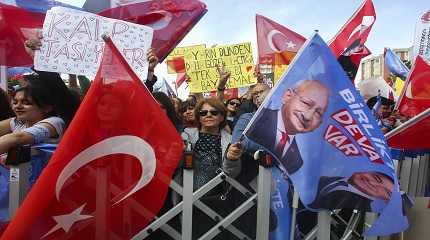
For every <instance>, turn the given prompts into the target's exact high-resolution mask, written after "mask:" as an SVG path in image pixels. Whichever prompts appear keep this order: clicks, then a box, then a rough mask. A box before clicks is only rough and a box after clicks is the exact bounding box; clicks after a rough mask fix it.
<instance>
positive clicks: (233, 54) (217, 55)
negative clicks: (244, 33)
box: [184, 42, 257, 92]
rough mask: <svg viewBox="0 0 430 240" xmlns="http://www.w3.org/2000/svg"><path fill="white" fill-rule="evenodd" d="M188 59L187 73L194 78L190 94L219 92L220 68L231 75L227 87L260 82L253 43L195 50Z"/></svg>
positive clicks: (186, 62)
mask: <svg viewBox="0 0 430 240" xmlns="http://www.w3.org/2000/svg"><path fill="white" fill-rule="evenodd" d="M189 53H190V54H186V55H185V56H184V59H185V64H186V66H187V69H186V72H187V74H188V76H189V77H190V79H191V82H190V83H189V86H190V92H210V91H215V90H216V88H217V82H218V79H219V74H218V71H217V66H224V67H225V69H226V70H227V71H229V72H230V73H231V75H230V79H229V80H228V82H227V85H226V88H238V87H245V86H250V85H253V84H255V83H257V79H256V78H255V76H254V67H253V66H254V61H253V58H252V47H251V42H247V43H239V44H232V45H223V46H215V47H212V48H206V49H204V50H191V51H189Z"/></svg>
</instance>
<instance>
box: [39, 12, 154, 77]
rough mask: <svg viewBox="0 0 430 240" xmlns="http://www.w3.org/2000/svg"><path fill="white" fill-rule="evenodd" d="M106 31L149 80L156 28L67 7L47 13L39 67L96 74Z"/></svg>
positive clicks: (134, 66)
mask: <svg viewBox="0 0 430 240" xmlns="http://www.w3.org/2000/svg"><path fill="white" fill-rule="evenodd" d="M103 34H106V35H108V36H110V37H112V39H113V42H114V43H115V45H116V46H117V48H118V50H119V51H120V52H121V53H122V54H123V56H124V57H125V58H126V59H127V62H128V64H129V65H130V66H131V68H132V69H133V70H134V72H135V73H136V75H137V76H138V77H139V78H140V79H141V80H142V81H145V80H146V78H147V74H148V61H147V60H146V53H147V51H148V49H149V48H150V47H151V41H152V35H153V30H152V28H150V27H146V26H143V25H138V24H133V23H129V22H125V21H121V20H116V19H110V18H105V17H101V16H98V15H95V14H91V13H87V12H82V11H78V10H73V9H69V8H63V7H54V8H52V9H51V10H49V11H48V12H47V14H46V18H45V22H44V24H43V39H42V47H41V49H40V51H36V54H35V60H34V65H35V68H36V69H37V70H42V71H51V72H60V73H69V74H77V75H91V76H94V75H95V74H96V72H97V70H98V68H99V65H100V61H101V54H102V53H103V49H104V41H103V39H102V35H103Z"/></svg>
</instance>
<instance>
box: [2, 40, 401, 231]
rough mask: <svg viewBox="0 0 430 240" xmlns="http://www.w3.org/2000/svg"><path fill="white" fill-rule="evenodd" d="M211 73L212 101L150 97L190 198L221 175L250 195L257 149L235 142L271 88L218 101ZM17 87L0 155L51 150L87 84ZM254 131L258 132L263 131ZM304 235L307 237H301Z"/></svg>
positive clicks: (42, 75)
mask: <svg viewBox="0 0 430 240" xmlns="http://www.w3.org/2000/svg"><path fill="white" fill-rule="evenodd" d="M25 47H26V49H27V51H28V52H29V54H33V52H34V51H35V50H37V49H39V48H40V41H37V40H35V39H32V40H29V41H27V42H26V44H25ZM147 59H148V62H149V75H148V79H147V81H146V82H145V85H146V86H147V88H148V90H149V91H151V92H152V90H153V85H154V83H155V82H156V81H157V77H156V76H155V75H154V68H155V67H156V64H157V63H158V59H157V57H156V56H155V54H154V53H153V51H149V52H148V55H147ZM218 72H219V76H220V78H219V79H218V86H217V88H218V91H217V96H216V97H211V98H204V97H203V95H202V94H190V95H189V97H188V98H187V99H186V100H184V101H183V100H181V99H179V98H178V97H176V96H168V95H166V94H165V93H163V92H152V95H153V97H154V99H155V100H156V101H157V102H158V104H159V105H160V108H162V109H163V110H164V112H165V113H166V116H167V117H168V118H169V119H170V121H171V123H172V125H173V126H174V127H175V129H176V130H177V131H178V133H179V134H181V136H182V138H183V139H184V141H185V142H186V143H187V144H190V145H191V147H192V152H193V161H194V176H193V177H194V179H193V180H194V186H193V188H194V190H196V189H198V188H200V187H202V186H203V185H205V184H206V183H208V182H209V181H210V180H211V179H212V178H214V177H215V176H217V175H218V173H219V170H220V169H222V170H223V171H224V172H225V173H226V174H228V175H229V176H230V177H233V178H236V179H237V180H238V181H239V182H240V183H241V184H242V185H244V186H245V187H246V188H248V190H249V191H250V192H256V191H257V180H256V179H257V175H258V163H257V162H256V161H255V160H254V153H255V152H256V151H257V150H258V149H259V145H257V144H256V143H254V142H251V141H248V140H247V139H243V136H242V135H243V131H244V129H245V127H246V126H247V125H248V123H249V122H250V120H251V118H252V117H253V115H254V114H255V112H256V110H257V109H258V108H259V106H261V104H262V103H263V101H264V99H265V97H266V96H267V95H268V93H269V91H270V87H269V86H268V85H267V84H265V83H263V81H262V76H261V74H259V73H256V76H257V79H258V83H257V84H255V85H253V86H251V87H249V90H248V92H247V93H246V94H244V95H243V96H240V97H233V98H229V99H225V96H224V89H225V86H226V83H227V81H228V80H229V77H230V74H229V72H227V71H226V70H225V69H224V68H223V67H222V66H220V67H219V68H218ZM77 78H78V79H79V84H77ZM19 80H20V81H19V83H18V86H13V87H12V88H10V90H9V92H4V91H2V92H0V120H1V121H0V154H6V153H7V152H8V151H10V150H12V149H14V148H17V147H20V146H23V145H28V144H30V145H32V144H38V143H58V142H59V141H60V140H61V137H62V136H63V134H64V132H65V131H66V130H67V126H68V125H69V123H70V122H71V120H72V119H73V116H74V114H75V112H76V111H77V108H78V106H79V103H80V100H81V99H82V98H83V97H84V95H85V93H86V91H87V89H88V87H89V84H90V83H89V82H88V81H85V78H84V77H82V76H78V77H76V76H70V79H69V86H66V84H65V83H64V81H63V80H62V79H61V77H60V74H59V73H48V72H40V71H34V73H33V74H29V75H24V76H22V78H20V79H19ZM189 80H190V79H188V81H189ZM306 85H312V86H314V87H315V88H318V89H317V90H318V91H319V92H321V91H322V90H321V89H322V88H321V86H320V85H318V84H316V83H315V82H307V83H306ZM296 90H297V91H293V92H291V93H290V94H291V96H290V97H291V99H293V98H300V99H299V100H300V101H302V100H301V98H302V96H300V94H302V92H301V91H302V89H301V87H298V88H297V89H296ZM323 90H324V89H323ZM327 99H328V93H327V96H324V99H320V100H318V101H317V102H318V104H320V105H321V104H324V101H327ZM296 100H297V99H296ZM376 103H377V101H376V98H372V99H369V101H368V106H369V108H370V109H373V108H374V105H375V104H376ZM291 104H292V103H291ZM393 106H394V101H392V100H390V99H387V98H383V97H382V107H379V108H378V109H376V110H375V114H376V115H375V116H376V117H377V118H378V120H379V123H380V126H381V128H382V130H383V132H384V133H385V132H388V131H390V130H392V129H393V128H394V127H396V126H398V125H399V124H401V123H403V122H404V121H406V120H407V118H405V117H403V116H400V115H399V114H397V113H396V112H393V111H392V109H393ZM316 107H318V106H316ZM319 107H320V108H319V109H316V110H315V109H313V110H312V111H315V112H313V115H312V116H311V120H309V121H313V120H315V124H314V125H315V126H314V125H310V126H311V127H316V126H317V124H318V123H319V122H318V120H319V119H318V116H319V117H321V115H322V113H321V111H323V110H324V108H325V107H324V106H319ZM318 111H320V112H318ZM102 114H103V113H102ZM275 114H276V113H275ZM318 114H319V115H318ZM261 130H263V131H265V129H264V128H262V129H261ZM298 132H300V131H298ZM283 151H286V150H284V149H282V150H281V155H283V153H282V152H283ZM286 166H287V165H286ZM290 167H291V168H289V169H286V170H287V172H291V171H295V170H296V166H290ZM181 174H182V171H181V169H180V167H178V170H177V171H176V172H175V176H173V179H174V180H175V181H177V182H178V183H180V184H182V176H181ZM226 196H227V197H226ZM169 198H170V199H168V200H166V204H167V205H169V204H170V205H171V204H177V203H178V202H179V201H180V199H179V196H177V195H175V194H173V193H170V194H169ZM241 200H243V196H241V195H240V194H239V193H235V192H234V191H231V189H230V188H228V187H226V186H221V185H220V187H217V188H215V189H213V190H212V191H210V192H209V193H208V194H207V195H206V196H205V197H204V198H202V201H203V202H204V203H207V204H208V205H209V206H211V207H213V209H214V210H215V211H217V212H220V213H224V214H227V212H228V210H232V209H234V208H235V207H237V206H238V204H239V202H240V201H241ZM167 202H169V203H167ZM166 204H165V205H166ZM255 214H256V211H255V208H254V210H253V211H251V212H250V213H248V215H245V216H244V217H241V218H239V220H238V222H240V223H241V224H240V225H241V226H242V227H241V230H242V231H243V232H245V233H246V234H247V235H248V236H251V237H252V236H255V229H256V227H255V226H256V218H255ZM249 215H251V216H254V217H250V216H249ZM270 219H271V221H270V227H271V229H273V228H275V227H276V216H274V214H273V213H272V214H271V215H270ZM194 223H195V224H196V227H194V228H193V230H194V231H195V232H194V234H193V238H198V237H200V236H201V235H202V234H203V233H205V232H206V231H207V230H208V229H210V228H211V227H212V226H213V225H214V223H216V221H215V220H214V219H210V218H209V217H208V216H206V215H205V214H204V213H202V212H199V211H195V219H194ZM211 224H212V225H211ZM303 232H304V233H306V231H303ZM223 234H227V235H223ZM223 234H221V235H219V236H218V237H217V239H235V238H234V237H233V236H230V235H228V233H223Z"/></svg>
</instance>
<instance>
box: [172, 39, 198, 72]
mask: <svg viewBox="0 0 430 240" xmlns="http://www.w3.org/2000/svg"><path fill="white" fill-rule="evenodd" d="M205 48H206V45H205V44H199V45H193V46H186V47H177V48H174V49H173V50H172V52H170V53H169V55H167V57H166V64H167V73H169V74H175V73H183V72H186V69H187V67H186V64H185V59H184V55H187V54H191V52H192V51H204V49H205ZM188 68H189V65H188Z"/></svg>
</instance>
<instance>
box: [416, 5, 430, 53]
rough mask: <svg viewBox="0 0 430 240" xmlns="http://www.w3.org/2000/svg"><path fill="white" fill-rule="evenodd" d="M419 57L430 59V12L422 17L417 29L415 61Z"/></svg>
mask: <svg viewBox="0 0 430 240" xmlns="http://www.w3.org/2000/svg"><path fill="white" fill-rule="evenodd" d="M418 55H421V57H423V58H426V59H430V10H428V11H426V12H425V13H423V14H421V15H420V18H419V19H418V22H417V25H416V27H415V41H414V60H415V58H416V57H417V56H418Z"/></svg>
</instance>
